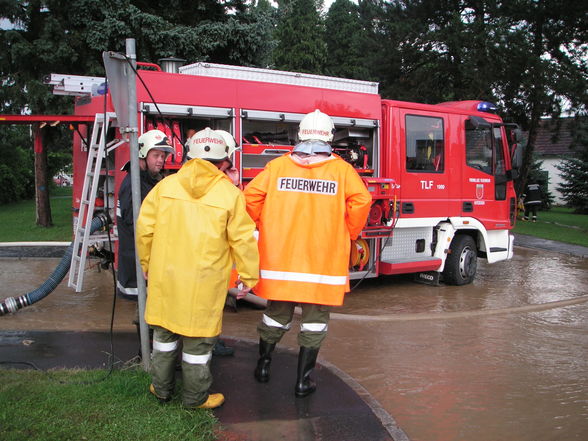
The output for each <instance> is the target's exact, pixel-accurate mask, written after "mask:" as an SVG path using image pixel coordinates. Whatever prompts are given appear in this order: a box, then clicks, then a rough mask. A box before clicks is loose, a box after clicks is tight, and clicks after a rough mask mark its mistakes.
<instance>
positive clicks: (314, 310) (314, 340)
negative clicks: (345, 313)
mask: <svg viewBox="0 0 588 441" xmlns="http://www.w3.org/2000/svg"><path fill="white" fill-rule="evenodd" d="M297 305H298V303H296V302H282V301H277V300H269V301H268V302H267V308H266V310H265V313H264V314H263V317H262V319H261V322H260V323H259V325H258V326H257V332H258V334H259V337H260V338H261V339H262V340H264V341H266V342H268V343H278V342H279V341H280V340H281V339H282V337H283V336H284V334H285V333H286V331H288V330H289V329H290V328H291V326H292V317H293V316H294V308H295V307H296V306H297ZM300 307H301V308H302V320H301V323H300V332H299V334H298V344H299V345H300V346H304V347H307V348H313V349H318V348H320V347H321V343H322V342H323V340H324V339H325V337H326V336H327V330H328V327H329V316H330V311H331V307H330V306H328V305H316V304H313V303H300Z"/></svg>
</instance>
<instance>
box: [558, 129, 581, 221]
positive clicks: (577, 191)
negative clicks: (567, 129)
mask: <svg viewBox="0 0 588 441" xmlns="http://www.w3.org/2000/svg"><path fill="white" fill-rule="evenodd" d="M572 146H573V148H575V150H576V151H577V152H578V155H577V157H575V158H569V159H564V160H563V161H562V162H561V164H559V165H558V166H557V169H558V170H559V171H560V172H561V177H562V179H563V183H562V184H560V185H558V187H557V190H558V191H559V192H560V193H561V194H562V198H563V200H564V201H566V205H567V206H568V207H571V208H573V209H574V210H575V212H576V213H582V214H588V121H587V120H586V119H583V120H579V121H578V125H577V128H576V130H575V131H574V144H573V145H572Z"/></svg>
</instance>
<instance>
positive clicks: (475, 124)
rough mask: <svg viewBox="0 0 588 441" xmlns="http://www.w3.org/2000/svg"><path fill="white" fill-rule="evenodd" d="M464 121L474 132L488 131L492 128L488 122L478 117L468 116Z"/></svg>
mask: <svg viewBox="0 0 588 441" xmlns="http://www.w3.org/2000/svg"><path fill="white" fill-rule="evenodd" d="M466 121H467V122H468V123H469V125H470V127H471V128H473V129H474V130H482V129H490V128H491V127H492V125H491V124H490V123H489V122H488V121H486V120H485V119H484V118H480V117H479V116H470V117H469V118H468V119H467V120H466Z"/></svg>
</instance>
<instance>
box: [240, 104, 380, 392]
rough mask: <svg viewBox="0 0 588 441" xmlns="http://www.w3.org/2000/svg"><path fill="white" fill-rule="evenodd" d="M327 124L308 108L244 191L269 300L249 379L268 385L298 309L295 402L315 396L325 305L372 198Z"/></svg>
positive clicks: (332, 298)
mask: <svg viewBox="0 0 588 441" xmlns="http://www.w3.org/2000/svg"><path fill="white" fill-rule="evenodd" d="M333 133H334V124H333V121H332V119H331V118H330V117H329V116H328V115H326V114H324V113H322V112H320V111H319V110H315V111H314V112H312V113H309V114H307V115H305V116H304V118H303V119H302V121H301V122H300V127H299V132H298V137H299V139H300V142H299V143H298V144H297V145H296V146H295V147H294V150H293V152H292V153H291V154H288V155H284V156H282V157H280V158H277V159H274V160H273V161H271V162H269V163H268V164H267V166H266V168H265V169H264V170H263V171H262V172H261V173H260V174H259V175H258V176H257V177H256V178H255V179H253V181H251V183H249V185H247V187H246V188H245V198H246V200H247V211H248V212H249V215H250V216H251V218H252V219H253V220H254V221H255V222H256V223H257V227H258V230H259V252H260V280H259V284H258V285H257V287H256V289H255V292H256V294H257V295H259V296H260V297H263V298H265V299H267V300H268V306H267V308H266V311H265V313H264V315H263V317H262V321H261V323H260V324H259V325H258V328H257V330H258V333H259V336H260V340H259V355H260V358H259V360H258V363H257V367H256V369H255V378H256V379H257V380H258V381H259V382H262V383H265V382H267V381H269V375H270V364H271V355H272V352H273V350H274V348H275V346H276V343H278V342H279V341H280V339H281V338H282V336H283V335H284V333H285V332H286V331H287V330H288V329H290V326H291V322H292V316H293V314H294V307H295V306H296V305H297V304H300V305H301V307H302V321H301V329H300V333H299V334H298V343H299V345H300V352H299V355H298V369H297V379H296V386H295V394H296V396H297V397H304V396H307V395H309V394H311V393H312V392H314V391H315V389H316V385H315V383H314V381H313V380H312V379H311V378H310V374H311V372H312V370H313V368H314V366H315V363H316V358H317V355H318V352H319V349H320V346H321V343H322V341H323V340H324V338H325V337H326V334H327V328H328V322H329V312H330V309H331V307H332V306H340V305H342V304H343V297H344V295H345V292H346V291H348V290H349V268H348V267H349V252H350V243H351V239H355V238H356V237H357V236H358V234H359V233H360V232H361V230H362V228H363V226H364V224H365V221H366V219H367V215H368V212H369V209H370V204H371V196H370V194H369V192H368V191H367V189H366V187H365V185H364V183H363V182H362V180H361V178H360V177H359V175H358V174H357V172H356V171H355V170H354V169H353V167H352V166H351V165H350V164H348V163H347V162H345V161H344V160H342V159H341V158H340V157H338V156H337V155H334V154H331V146H330V144H329V143H330V142H331V141H332V139H333Z"/></svg>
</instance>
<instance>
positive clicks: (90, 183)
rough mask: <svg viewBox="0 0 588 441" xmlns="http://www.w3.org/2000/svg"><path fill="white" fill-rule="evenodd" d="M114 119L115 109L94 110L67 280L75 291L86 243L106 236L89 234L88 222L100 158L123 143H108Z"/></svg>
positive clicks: (78, 286)
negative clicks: (106, 111) (107, 110)
mask: <svg viewBox="0 0 588 441" xmlns="http://www.w3.org/2000/svg"><path fill="white" fill-rule="evenodd" d="M115 120H116V113H114V112H108V113H106V114H103V113H97V114H96V117H95V119H94V127H93V129H92V138H91V141H90V145H89V146H88V162H87V164H86V174H85V176H84V186H83V189H82V196H81V199H80V209H79V212H78V218H77V223H76V225H75V226H74V231H75V236H74V243H73V249H72V256H71V263H70V267H69V279H68V283H67V286H69V287H71V288H74V289H75V291H76V292H81V291H82V285H83V283H84V270H85V268H86V258H87V256H88V246H89V245H91V244H95V243H98V242H104V241H107V240H108V235H106V234H102V235H100V234H97V235H96V234H90V226H91V225H92V219H93V216H94V207H95V203H96V195H97V193H98V182H99V181H100V172H101V170H102V161H103V160H104V158H106V157H107V155H108V153H110V152H111V151H112V150H114V149H115V148H117V147H118V146H119V145H121V144H123V143H124V141H121V140H118V139H114V140H112V141H111V142H109V143H108V144H107V143H106V137H107V135H108V130H109V128H110V127H111V126H112V123H113V122H114V121H115ZM105 179H109V176H106V177H105ZM113 187H114V185H113ZM105 197H106V198H109V197H110V195H108V194H107V195H105ZM109 214H110V213H109Z"/></svg>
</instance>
